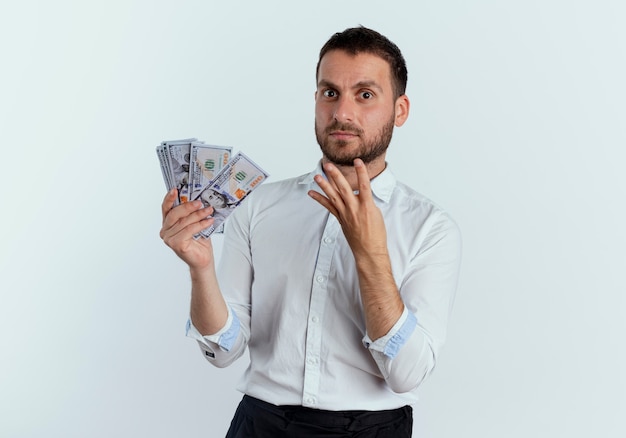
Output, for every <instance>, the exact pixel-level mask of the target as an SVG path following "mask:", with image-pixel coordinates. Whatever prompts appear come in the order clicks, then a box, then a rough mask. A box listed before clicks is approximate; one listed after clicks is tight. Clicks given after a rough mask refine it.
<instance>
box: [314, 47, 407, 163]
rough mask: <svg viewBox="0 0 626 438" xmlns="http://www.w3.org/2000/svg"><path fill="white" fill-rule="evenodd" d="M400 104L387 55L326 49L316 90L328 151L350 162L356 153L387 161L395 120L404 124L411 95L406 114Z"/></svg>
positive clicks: (319, 126)
mask: <svg viewBox="0 0 626 438" xmlns="http://www.w3.org/2000/svg"><path fill="white" fill-rule="evenodd" d="M405 98H406V97H405ZM398 100H401V99H398ZM397 105H398V103H397V100H396V99H395V98H394V91H393V86H392V82H391V71H390V68H389V64H388V63H387V62H386V61H385V60H384V59H382V58H380V57H378V56H376V55H373V54H370V53H359V54H358V55H356V56H353V55H350V54H349V53H347V52H344V51H342V50H332V51H330V52H328V53H326V54H325V55H324V57H323V58H322V60H321V62H320V66H319V72H318V79H317V91H316V92H315V135H316V137H317V142H318V143H319V145H320V148H321V149H322V152H323V154H324V157H325V158H326V159H328V160H329V161H331V162H333V163H335V164H338V165H346V166H351V165H352V164H353V161H354V159H355V158H361V159H362V160H363V161H364V162H365V163H371V162H373V161H375V160H382V161H383V162H384V159H385V151H386V150H387V147H388V146H389V142H390V141H391V135H392V133H393V127H394V125H396V126H400V125H402V124H403V123H404V120H406V116H407V115H408V101H407V108H406V111H405V112H406V114H404V112H403V111H400V112H401V113H402V114H401V116H400V117H399V116H398V115H397V114H396V109H397V108H396V107H397Z"/></svg>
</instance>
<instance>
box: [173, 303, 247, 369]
mask: <svg viewBox="0 0 626 438" xmlns="http://www.w3.org/2000/svg"><path fill="white" fill-rule="evenodd" d="M240 328H241V323H240V322H239V318H237V315H236V314H235V313H234V312H233V311H232V310H231V308H230V307H228V318H227V320H226V324H225V325H224V327H222V328H221V329H220V330H219V331H218V332H217V333H214V334H212V335H205V336H202V335H201V334H200V332H199V331H198V329H196V327H195V326H194V325H193V323H192V321H191V317H190V318H189V319H188V320H187V328H186V333H185V334H186V336H188V337H190V338H192V339H195V340H196V341H198V344H199V345H200V349H201V350H202V351H203V352H204V356H205V357H206V358H207V360H209V361H213V360H215V356H216V354H215V350H216V348H219V349H220V350H221V351H223V352H226V353H228V352H230V351H231V349H232V348H233V345H234V344H235V342H236V341H237V338H238V337H239V332H240Z"/></svg>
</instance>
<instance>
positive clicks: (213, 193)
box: [156, 138, 268, 238]
mask: <svg viewBox="0 0 626 438" xmlns="http://www.w3.org/2000/svg"><path fill="white" fill-rule="evenodd" d="M156 153H157V157H158V158H159V163H160V165H161V173H162V175H163V181H164V182H165V187H166V188H167V190H171V189H174V188H176V189H177V190H178V199H176V201H175V204H176V205H178V204H180V203H184V202H189V201H191V200H197V199H199V200H201V201H202V204H203V205H204V206H205V207H208V206H212V207H213V214H212V217H213V218H214V221H213V225H211V226H210V227H208V228H207V229H205V230H202V231H201V232H200V233H198V234H197V235H196V236H194V237H195V238H200V237H205V238H207V237H209V236H211V234H213V233H219V232H222V230H223V225H224V222H225V221H226V219H227V218H228V216H230V214H231V213H232V211H233V210H234V209H235V208H236V207H237V206H239V204H240V203H241V202H242V201H243V200H244V199H245V198H246V197H247V196H248V195H249V194H250V193H251V192H252V191H253V190H254V189H255V188H257V187H258V186H259V185H260V184H261V183H263V182H264V181H265V180H266V179H267V177H268V174H267V173H266V172H265V171H264V170H263V169H261V168H260V167H259V166H258V165H257V164H256V163H254V161H252V160H251V159H250V158H249V157H248V156H246V155H244V154H243V153H241V152H239V153H237V154H236V155H235V156H234V157H232V159H231V154H232V148H231V147H228V146H217V145H210V144H206V143H204V142H203V141H199V140H197V139H196V138H187V139H182V140H170V141H163V142H161V144H159V145H158V146H157V147H156Z"/></svg>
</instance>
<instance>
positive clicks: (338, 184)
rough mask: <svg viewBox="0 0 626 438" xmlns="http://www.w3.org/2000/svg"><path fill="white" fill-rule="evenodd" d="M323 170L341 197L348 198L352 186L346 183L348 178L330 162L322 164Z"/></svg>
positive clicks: (350, 194) (351, 193)
mask: <svg viewBox="0 0 626 438" xmlns="http://www.w3.org/2000/svg"><path fill="white" fill-rule="evenodd" d="M324 171H325V172H326V175H327V176H328V179H329V181H330V182H331V183H332V185H333V187H334V188H335V190H336V191H337V192H338V193H339V194H340V195H341V197H342V198H343V199H350V198H351V197H352V195H353V192H352V187H350V184H348V180H346V178H345V177H344V176H343V174H342V173H341V172H340V171H339V169H337V167H336V166H335V165H334V164H332V163H326V164H325V165H324Z"/></svg>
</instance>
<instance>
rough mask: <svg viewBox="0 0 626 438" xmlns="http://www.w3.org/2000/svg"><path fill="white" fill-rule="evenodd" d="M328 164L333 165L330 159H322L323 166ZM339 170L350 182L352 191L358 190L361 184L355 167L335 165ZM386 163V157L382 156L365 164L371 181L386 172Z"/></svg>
mask: <svg viewBox="0 0 626 438" xmlns="http://www.w3.org/2000/svg"><path fill="white" fill-rule="evenodd" d="M326 163H332V161H330V160H329V159H328V158H326V157H322V165H324V164H326ZM333 164H334V165H335V166H336V167H337V169H339V171H340V172H341V174H342V175H343V177H344V178H345V179H346V181H348V184H350V187H352V190H358V189H359V182H358V180H357V176H356V171H355V170H354V166H343V165H339V164H335V163H333ZM386 166H387V165H386V163H385V156H384V155H381V156H380V157H378V158H376V159H375V160H373V161H370V162H369V163H365V168H366V169H367V174H368V175H369V177H370V180H372V179H374V178H376V177H377V176H378V175H380V173H381V172H382V171H383V170H385V167H386Z"/></svg>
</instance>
